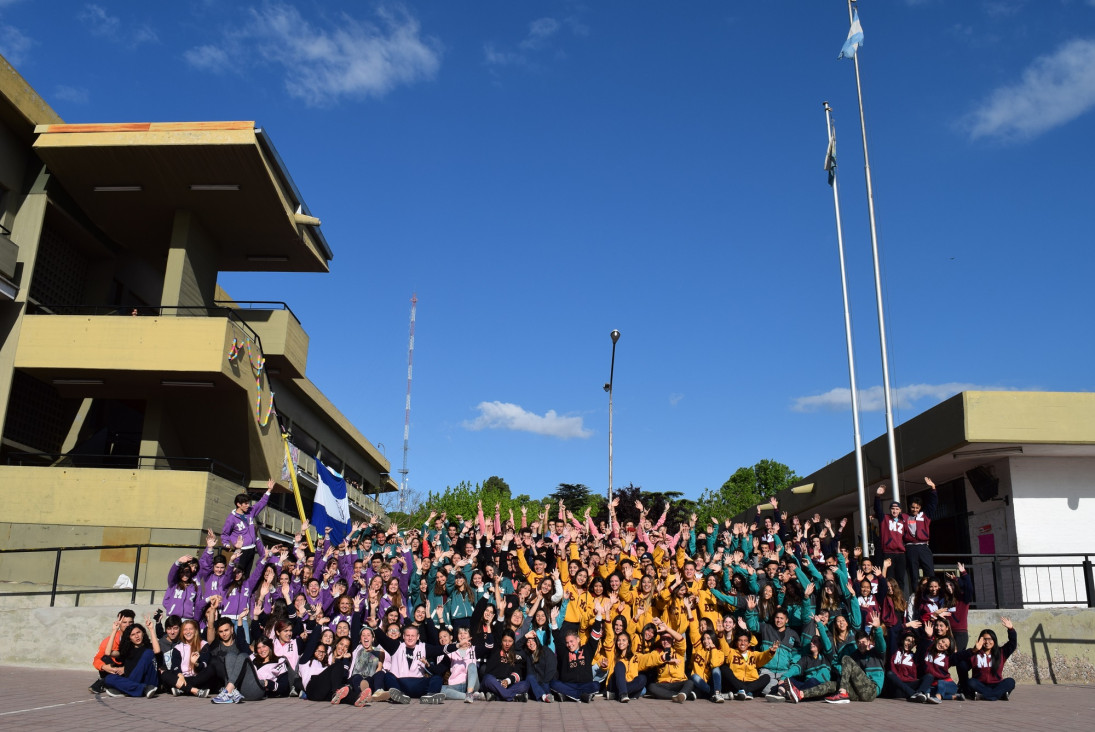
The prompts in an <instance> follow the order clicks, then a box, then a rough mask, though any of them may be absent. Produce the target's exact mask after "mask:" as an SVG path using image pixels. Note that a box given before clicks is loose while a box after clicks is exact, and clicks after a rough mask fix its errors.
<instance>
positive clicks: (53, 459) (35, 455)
mask: <svg viewBox="0 0 1095 732" xmlns="http://www.w3.org/2000/svg"><path fill="white" fill-rule="evenodd" d="M39 460H41V461H44V462H45V463H46V464H44V465H43V464H42V463H40V462H39ZM28 463H29V464H33V465H34V466H35V467H65V468H71V467H79V468H112V469H123V470H124V469H127V468H128V469H134V468H136V469H137V470H142V469H148V468H152V469H155V470H184V471H185V470H190V471H195V472H197V471H204V472H208V473H212V474H213V475H216V476H218V477H220V478H224V479H225V480H228V481H231V482H233V483H235V484H237V485H240V486H243V487H244V488H246V487H247V480H246V475H244V473H243V471H241V470H237V469H236V468H234V467H232V466H231V465H226V464H224V463H222V462H220V461H218V460H215V459H213V458H210V457H196V456H183V455H177V456H171V455H95V454H85V453H73V452H70V453H47V452H16V453H9V454H8V456H7V464H8V465H27V464H28Z"/></svg>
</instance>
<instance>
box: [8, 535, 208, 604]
mask: <svg viewBox="0 0 1095 732" xmlns="http://www.w3.org/2000/svg"><path fill="white" fill-rule="evenodd" d="M145 548H148V549H193V548H194V546H193V545H192V544H151V543H148V544H114V545H105V544H104V545H99V546H71V547H45V548H32V549H27V548H22V549H0V555H2V554H26V553H31V552H54V554H55V555H56V556H55V557H54V560H53V584H52V585H51V587H50V590H49V592H46V591H45V590H37V591H35V590H31V591H29V592H3V593H0V597H38V596H43V595H49V606H50V607H54V606H55V605H56V602H57V596H58V595H80V594H85V595H86V594H106V593H109V592H126V591H128V592H129V593H130V598H129V601H130V603H136V602H137V593H138V592H149V591H150V590H149V589H148V588H145V589H141V588H139V587H138V585H139V584H140V577H141V552H142V550H143V549H145ZM103 549H136V550H137V558H136V560H135V561H134V562H133V579H132V583H133V586H132V587H130V588H124V589H121V588H117V589H116V588H110V589H87V588H82V589H79V590H58V589H57V579H58V577H59V576H60V574H61V555H62V554H63V553H64V552H67V551H69V552H72V551H101V550H103ZM156 591H157V590H156V589H152V590H151V592H153V593H155V592H156Z"/></svg>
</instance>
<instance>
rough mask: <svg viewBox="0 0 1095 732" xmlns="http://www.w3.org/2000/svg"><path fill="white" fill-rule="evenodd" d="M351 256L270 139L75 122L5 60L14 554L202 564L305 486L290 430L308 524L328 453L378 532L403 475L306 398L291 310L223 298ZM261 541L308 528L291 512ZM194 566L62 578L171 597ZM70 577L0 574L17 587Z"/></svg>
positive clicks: (25, 564) (103, 570)
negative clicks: (246, 501) (222, 282)
mask: <svg viewBox="0 0 1095 732" xmlns="http://www.w3.org/2000/svg"><path fill="white" fill-rule="evenodd" d="M333 256H334V255H333V252H332V249H331V246H330V245H329V244H328V242H327V241H326V239H325V238H324V235H323V232H322V230H321V228H320V221H319V219H318V218H316V217H314V216H313V215H312V212H311V211H310V210H309V208H308V206H307V204H305V202H304V199H303V197H302V194H301V192H300V191H299V190H298V188H297V186H296V185H295V184H294V182H293V179H292V177H291V175H290V173H289V170H288V169H287V168H286V166H285V164H284V162H283V161H282V159H281V158H280V157H279V156H278V153H277V150H276V149H275V148H274V145H273V142H272V140H271V138H270V136H269V135H268V134H267V133H266V131H265V130H263V129H262V128H261V127H259V126H257V125H256V123H254V122H250V121H244V122H179V123H136V124H66V123H65V122H64V121H63V120H62V119H60V118H59V117H58V116H57V114H56V113H55V112H54V111H53V110H52V109H51V108H50V106H49V105H48V104H47V103H46V102H45V101H44V100H43V99H42V98H41V97H40V96H39V95H38V94H37V93H36V92H35V91H34V90H33V89H32V88H30V86H29V85H28V84H27V83H26V81H25V80H24V79H23V78H22V77H21V76H20V75H19V73H18V72H17V71H16V70H15V69H13V68H12V67H11V66H10V65H9V64H8V63H7V62H6V61H5V60H4V59H2V58H0V506H3V510H2V511H0V548H22V547H71V546H97V545H120V544H144V543H182V544H190V545H192V546H198V545H199V544H201V543H202V537H201V532H202V529H203V528H204V527H213V528H214V530H216V531H217V532H219V530H220V527H221V526H222V525H223V523H224V519H225V517H226V516H227V514H228V513H229V512H230V511H231V510H232V509H233V508H234V503H233V498H234V496H235V495H236V494H237V493H240V492H242V491H245V490H251V491H253V492H255V494H256V495H257V494H258V493H259V492H261V491H263V490H265V488H266V483H267V480H268V479H270V478H274V479H275V480H277V481H279V483H280V484H281V485H282V486H288V485H289V484H290V483H289V481H288V480H286V479H285V478H284V476H283V469H284V466H285V462H286V453H287V447H286V443H285V441H284V440H283V436H282V435H283V432H287V433H288V435H289V441H290V444H289V446H288V451H289V452H291V453H292V454H294V455H295V456H297V457H298V465H299V468H300V478H301V482H300V487H301V492H302V495H303V500H304V506H305V510H306V511H309V512H310V509H311V500H312V496H313V494H314V490H315V487H316V466H315V463H314V457H315V456H316V455H319V456H320V457H321V459H322V461H323V462H324V463H325V464H326V465H328V466H330V467H331V468H332V469H334V470H336V471H338V472H341V473H342V474H343V475H344V476H345V477H346V478H347V481H348V483H349V484H350V489H349V499H350V507H351V514H352V517H353V518H354V519H355V520H357V519H363V518H366V517H368V516H370V515H378V514H380V513H381V512H382V509H381V507H380V505H379V504H378V503H377V498H378V496H379V495H380V494H382V493H385V492H388V491H394V490H396V489H397V488H398V486H397V484H396V482H395V481H394V480H392V478H391V476H390V474H389V471H390V464H389V462H388V460H387V459H385V457H384V456H383V455H382V454H381V453H380V452H379V451H378V450H377V448H376V447H375V446H374V445H373V444H372V443H371V442H370V441H369V440H368V439H366V437H365V436H364V435H362V434H361V432H360V431H359V430H358V429H357V428H356V427H355V426H354V425H353V424H352V423H351V422H350V421H349V420H348V419H347V418H346V417H345V415H344V414H343V413H342V412H341V411H339V409H338V407H337V406H336V405H334V404H333V403H332V402H331V401H330V400H329V399H328V398H327V397H326V396H324V394H323V393H322V392H321V391H320V390H319V389H318V388H317V387H316V385H315V384H314V383H312V382H311V381H310V380H309V379H308V376H307V372H306V366H307V360H308V344H309V339H308V333H307V332H306V330H305V329H304V327H303V325H302V323H301V322H300V321H299V320H298V319H297V317H296V316H295V314H294V313H293V311H292V309H291V308H290V306H289V304H286V303H284V302H272V300H281V299H282V298H281V297H279V296H276V295H274V296H272V295H271V293H270V292H268V291H263V292H245V293H231V294H229V293H226V292H224V291H223V290H222V289H221V287H220V286H219V285H218V276H219V274H220V273H221V272H228V271H237V272H238V271H247V272H327V271H328V267H329V265H330V262H331V260H332V258H333ZM275 394H276V410H275V405H274V399H275V396H274V395H275ZM262 526H263V531H264V532H265V533H267V534H268V535H270V536H273V537H282V538H284V537H289V536H292V534H293V533H295V532H296V531H297V530H298V529H299V526H300V521H299V519H298V518H297V509H296V506H295V503H294V500H293V497H292V495H291V494H289V493H286V492H279V493H277V494H275V496H274V498H273V500H272V501H271V503H270V507H269V508H267V509H266V511H265V512H264V514H263V516H262ZM178 555H179V551H178V550H167V549H163V550H151V551H147V550H146V551H145V552H144V553H143V555H142V558H141V559H140V561H139V562H138V558H137V557H138V555H137V553H136V550H134V549H113V550H111V549H108V550H102V551H83V552H73V553H66V554H65V556H64V557H63V562H62V566H61V577H60V580H61V584H62V585H64V586H69V587H72V586H81V585H83V586H99V587H110V586H111V584H113V583H114V580H115V578H117V577H118V575H119V574H123V573H124V574H128V575H132V574H133V573H134V571H135V570H137V571H139V573H140V575H141V581H140V586H142V587H144V586H147V587H149V588H156V589H162V586H163V582H164V576H165V573H166V569H167V566H168V564H169V563H170V562H171V561H172V560H173V559H175V558H177V557H178ZM53 569H54V556H53V555H52V554H36V555H0V581H13V580H14V581H38V582H46V583H48V582H49V581H50V578H51V577H52V574H53Z"/></svg>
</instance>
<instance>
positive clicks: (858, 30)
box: [837, 10, 863, 60]
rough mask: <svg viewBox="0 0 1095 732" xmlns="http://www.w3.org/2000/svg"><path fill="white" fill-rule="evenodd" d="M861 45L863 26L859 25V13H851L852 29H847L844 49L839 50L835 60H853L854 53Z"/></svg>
mask: <svg viewBox="0 0 1095 732" xmlns="http://www.w3.org/2000/svg"><path fill="white" fill-rule="evenodd" d="M862 45H863V26H861V25H860V24H859V11H858V10H855V11H852V27H851V28H849V29H848V40H846V41H844V47H843V48H841V49H840V55H839V56H837V60H840V59H842V58H855V52H856V51H858V50H859V47H860V46H862Z"/></svg>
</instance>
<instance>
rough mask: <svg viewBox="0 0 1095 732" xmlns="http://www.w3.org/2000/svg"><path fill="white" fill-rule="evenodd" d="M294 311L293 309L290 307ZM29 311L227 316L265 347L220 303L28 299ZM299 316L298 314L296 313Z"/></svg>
mask: <svg viewBox="0 0 1095 732" xmlns="http://www.w3.org/2000/svg"><path fill="white" fill-rule="evenodd" d="M290 312H291V311H290ZM27 314H28V315H95V316H98V315H104V316H110V315H115V316H117V315H122V316H134V317H140V316H146V317H147V316H164V315H169V316H173V317H188V318H195V317H197V318H228V320H229V321H230V322H231V323H232V325H233V326H235V327H237V328H239V329H240V330H241V331H242V335H243V339H244V340H246V339H248V338H250V339H251V340H252V341H254V342H255V345H257V346H258V347H259V350H260V351H261V350H262V339H261V338H259V334H258V333H256V332H255V329H254V328H252V327H251V326H250V325H248V324H247V322H246V321H245V320H244V319H243V318H242V317H241V316H240V315H239V313H238V312H236V309H235V308H229V307H223V306H220V305H215V306H212V307H210V306H207V305H49V304H45V303H28V307H27ZM293 317H294V318H295V317H296V316H295V315H294V316H293Z"/></svg>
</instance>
